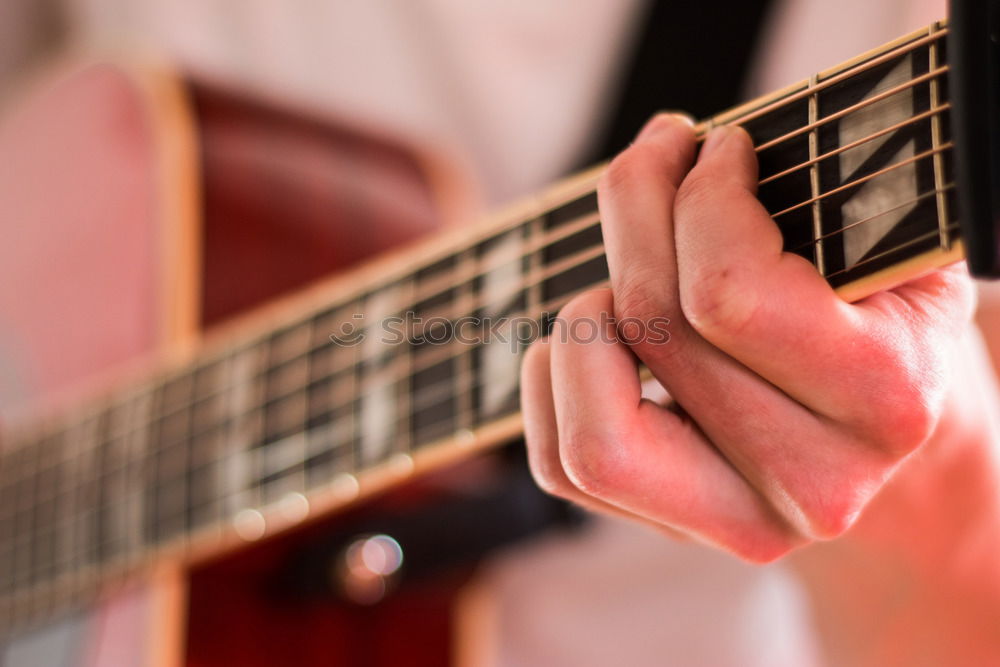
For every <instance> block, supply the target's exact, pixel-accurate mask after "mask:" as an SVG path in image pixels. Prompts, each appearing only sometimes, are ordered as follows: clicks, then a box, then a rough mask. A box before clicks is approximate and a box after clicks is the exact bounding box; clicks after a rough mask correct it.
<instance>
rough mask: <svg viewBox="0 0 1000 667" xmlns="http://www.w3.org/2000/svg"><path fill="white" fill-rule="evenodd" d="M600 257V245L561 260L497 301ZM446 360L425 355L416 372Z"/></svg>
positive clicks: (467, 312) (467, 309) (462, 311)
mask: <svg viewBox="0 0 1000 667" xmlns="http://www.w3.org/2000/svg"><path fill="white" fill-rule="evenodd" d="M600 257H604V247H603V246H600V245H597V246H593V247H591V248H588V249H585V250H582V251H580V252H577V253H574V254H573V255H570V256H569V257H566V258H564V259H563V260H560V261H559V262H558V263H557V264H553V265H550V266H549V267H546V268H545V269H543V270H542V271H540V272H539V273H537V274H528V275H526V276H525V278H524V281H523V283H522V284H521V285H520V286H518V287H516V288H514V289H512V290H509V291H506V292H504V293H503V294H502V295H501V296H500V298H499V299H497V300H496V301H502V302H507V301H510V300H512V299H514V298H516V297H517V296H518V294H520V293H521V291H523V290H524V289H525V288H531V287H532V286H535V285H541V284H543V283H544V282H545V281H547V280H551V279H552V278H555V277H558V276H560V275H562V274H565V273H567V272H569V271H571V270H573V269H575V268H579V267H580V266H583V265H584V264H586V263H587V262H589V261H593V260H595V259H598V258H600ZM487 305H489V303H487V302H485V301H482V300H479V301H472V302H471V304H469V305H466V303H464V302H458V301H456V303H455V304H453V306H452V307H451V308H450V309H448V310H444V309H439V310H436V311H434V314H433V317H445V316H446V314H447V315H452V314H454V315H456V316H457V317H465V316H471V315H472V314H474V313H475V312H476V311H477V310H482V309H483V308H484V307H486V306H487ZM447 319H450V318H447ZM440 347H443V348H444V347H447V346H440ZM445 358H447V357H442V355H441V354H440V353H438V354H431V353H429V354H427V355H425V358H424V359H422V360H421V362H420V363H418V364H415V370H416V371H417V372H419V371H422V370H426V369H428V368H430V367H431V366H435V365H437V364H438V363H440V362H441V361H442V360H443V359H445ZM390 363H393V364H394V363H395V362H390ZM389 368H392V369H393V370H395V366H391V367H389ZM363 387H364V385H363Z"/></svg>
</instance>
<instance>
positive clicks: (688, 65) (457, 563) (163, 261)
mask: <svg viewBox="0 0 1000 667" xmlns="http://www.w3.org/2000/svg"><path fill="white" fill-rule="evenodd" d="M836 5H837V6H836V7H834V6H833V3H827V2H823V1H822V0H749V1H743V2H721V3H691V2H680V1H666V0H665V1H659V2H653V1H650V0H545V1H538V0H534V1H530V2H529V1H527V0H525V1H518V0H513V1H511V0H508V1H507V2H502V3H498V2H494V3H486V2H468V1H466V0H423V1H421V2H412V1H409V0H376V1H370V2H367V1H366V2H360V1H358V2H354V1H350V0H330V1H325V2H324V1H320V0H316V1H310V0H301V1H299V2H277V1H275V0H198V1H194V0H192V1H188V0H183V1H178V0H0V162H2V164H0V224H2V225H3V232H2V233H3V235H4V238H6V239H8V240H9V241H10V242H9V243H5V244H4V245H5V248H4V249H0V265H3V266H6V272H3V271H2V270H0V282H2V283H3V284H4V285H5V286H4V287H0V324H2V328H3V330H4V333H0V371H2V379H0V414H3V415H8V414H13V413H15V412H17V411H19V410H21V409H22V408H24V407H25V406H27V408H26V409H28V408H31V407H32V406H35V405H37V404H40V403H46V402H48V401H49V400H50V397H51V396H54V395H59V394H62V393H64V392H67V391H69V392H70V393H71V390H72V389H73V388H75V387H79V386H83V385H86V384H87V383H92V382H93V381H94V380H95V378H101V377H105V376H107V375H108V374H109V371H114V370H116V369H120V368H122V367H124V366H127V365H128V364H129V363H130V362H132V361H134V360H135V359H137V358H142V357H144V356H148V355H150V354H157V353H160V352H162V351H163V350H164V349H169V348H171V347H176V346H177V345H190V344H191V343H192V341H195V340H197V339H198V338H200V337H201V336H202V333H203V332H204V331H206V330H209V331H210V330H212V329H213V328H215V327H218V326H221V325H223V324H225V323H226V322H227V321H230V320H232V319H233V318H236V317H238V316H245V315H246V314H247V313H250V312H253V311H255V310H256V309H258V308H259V307H261V306H262V305H263V304H266V303H268V302H270V301H271V300H273V299H275V298H277V297H280V296H283V295H289V294H294V293H296V292H297V291H299V290H301V289H303V288H305V287H307V286H308V285H310V284H311V283H313V282H315V281H317V280H319V279H321V278H323V277H326V276H328V275H330V274H333V273H336V272H338V271H343V270H345V268H348V267H351V266H353V265H355V264H358V263H360V262H362V261H363V260H365V259H366V258H369V257H372V256H375V255H378V254H379V253H381V252H382V251H384V250H386V249H388V248H390V247H392V246H395V245H399V244H402V243H406V242H409V241H412V240H414V239H416V238H418V237H421V236H424V235H426V234H429V233H433V232H434V231H435V230H439V229H442V228H446V227H454V226H461V225H467V224H470V223H471V222H472V221H474V220H476V219H477V218H478V217H481V216H482V215H484V214H485V213H487V212H489V211H492V210H495V209H496V208H497V207H499V206H501V205H503V204H506V203H509V202H511V201H512V200H515V199H517V198H519V197H524V196H526V195H529V194H530V193H532V192H534V191H536V190H538V189H539V188H541V187H543V186H545V185H546V184H548V183H550V182H552V181H553V180H555V179H557V178H560V177H563V176H566V175H567V174H570V173H572V172H573V171H575V170H578V169H581V168H584V167H586V166H588V165H591V164H594V163H596V162H598V161H601V160H604V159H607V158H608V157H610V156H612V155H613V154H614V153H616V152H617V151H619V150H621V149H622V148H623V147H625V146H626V145H627V144H628V142H629V141H630V140H631V137H632V136H634V134H635V132H636V131H637V130H638V129H639V127H641V125H642V123H643V122H644V121H645V120H646V119H647V118H648V117H649V116H650V115H651V114H653V113H655V112H656V111H659V110H664V109H683V110H687V111H689V112H690V113H692V114H693V115H695V116H697V117H704V116H707V115H709V114H711V113H713V112H716V111H720V110H723V109H725V108H727V107H729V106H732V105H734V104H736V103H737V102H739V101H742V100H745V99H748V98H750V97H751V96H753V95H756V94H761V93H764V92H767V91H770V90H772V89H776V88H778V87H780V86H783V85H787V84H789V83H792V82H794V81H797V80H799V79H801V78H804V77H806V76H809V75H810V74H812V73H813V72H814V71H817V70H819V69H821V68H823V67H827V66H830V65H833V64H835V63H837V62H840V61H842V60H845V59H847V58H849V57H852V56H854V55H856V54H858V53H860V52H862V51H865V50H867V49H870V48H874V47H875V46H877V45H879V44H881V43H883V42H885V41H888V40H889V39H892V38H894V37H896V36H898V35H901V34H903V33H905V32H907V31H910V30H915V29H918V28H920V27H922V26H924V25H926V24H928V23H930V22H931V21H933V20H935V19H938V18H940V17H941V16H943V14H944V11H943V6H942V5H943V3H940V2H935V1H924V0H882V1H880V2H869V1H868V0H845V1H844V2H840V3H836ZM185 105H190V108H189V109H188V107H187V106H185ZM182 107H183V109H188V111H189V112H190V114H187V112H185V111H183V109H182ZM138 221H141V222H138ZM456 480H458V481H456ZM462 480H464V481H462ZM470 480H471V481H470ZM427 486H428V485H424V487H421V488H420V489H418V490H417V491H413V490H410V491H408V492H405V493H403V494H402V496H400V497H395V496H393V497H390V498H388V499H381V500H380V501H378V502H377V503H376V504H375V506H374V508H367V509H362V510H358V511H357V512H355V513H353V514H350V515H349V516H348V517H347V518H342V519H338V520H337V521H336V522H334V523H332V524H329V525H327V524H324V525H323V526H319V527H312V528H310V529H309V531H307V533H306V534H304V535H299V536H298V537H296V538H295V540H293V541H292V542H293V544H292V546H287V545H286V546H284V547H280V548H279V547H264V548H261V549H260V550H257V551H254V552H253V553H249V554H247V553H244V554H242V555H241V556H240V557H237V558H228V557H227V558H225V559H221V560H215V561H212V562H210V563H209V564H208V565H205V566H202V567H200V568H199V569H197V570H195V571H193V572H183V573H180V574H178V575H177V580H179V581H182V583H181V584H179V586H180V588H181V589H183V590H184V591H186V592H185V593H184V594H183V595H182V596H181V597H183V598H184V599H185V600H186V602H183V603H178V602H175V603H174V605H175V606H174V607H170V605H169V604H168V605H167V606H166V608H168V609H169V608H172V609H173V610H174V611H173V612H162V611H157V612H156V613H155V614H154V613H153V612H152V611H149V610H151V609H162V607H161V606H158V603H156V604H154V603H153V602H150V600H154V599H159V598H156V596H150V595H147V594H141V595H138V597H136V596H135V595H133V597H131V598H128V599H127V600H126V601H125V602H121V603H118V602H112V603H110V604H109V606H108V607H107V608H106V609H103V610H100V611H98V612H95V613H94V614H90V615H84V616H74V617H73V618H72V619H71V620H70V621H67V622H65V623H62V624H61V625H57V626H56V627H55V629H53V630H51V631H49V632H48V633H42V634H39V635H36V636H34V638H33V639H31V640H30V641H22V642H20V643H19V644H16V645H14V648H12V649H9V650H8V651H7V652H6V653H5V656H6V657H5V659H6V660H7V662H6V663H3V664H4V665H5V667H11V666H13V665H28V664H138V663H136V662H130V660H132V657H134V656H135V655H136V653H135V651H138V652H139V653H142V654H143V655H144V656H146V658H148V660H149V661H150V664H153V663H157V664H179V663H187V664H197V665H210V664H211V665H214V664H234V663H235V662H236V661H239V663H240V664H245V665H249V664H346V665H381V664H396V665H402V664H407V665H434V664H445V663H448V662H450V663H452V664H463V665H544V666H545V667H554V666H558V665H573V666H574V667H584V666H586V665H608V664H629V665H643V664H664V663H663V662H662V661H661V659H662V657H663V656H670V661H669V664H685V665H741V666H743V667H749V666H753V665H797V666H799V667H804V666H807V665H814V664H820V661H819V658H818V655H819V651H818V647H817V643H816V639H815V637H814V636H813V632H812V630H811V625H810V612H809V610H808V605H807V602H806V601H805V600H804V599H803V597H802V595H801V593H800V591H799V590H798V588H797V586H796V583H795V581H794V578H793V577H791V575H790V574H789V573H788V572H786V571H785V569H784V568H783V567H781V566H769V567H763V568H754V567H750V566H747V565H744V564H742V563H739V562H737V561H735V560H733V559H731V558H729V557H727V556H725V555H721V554H719V553H716V552H713V551H709V550H707V549H704V548H702V547H699V546H696V545H692V544H676V543H673V542H669V541H667V540H665V539H663V538H662V537H661V536H658V535H652V534H649V533H647V532H646V531H644V530H642V529H640V528H636V527H634V526H630V525H625V524H621V523H618V522H615V521H612V520H609V519H593V518H585V517H583V516H582V515H580V514H578V513H577V512H575V511H573V510H570V509H568V508H566V507H564V506H563V505H562V504H561V503H557V502H555V501H552V500H548V499H546V498H544V497H543V496H542V495H541V494H540V493H539V492H537V491H536V490H535V489H534V487H533V486H532V485H531V484H530V481H528V480H527V477H526V474H525V466H524V462H523V460H522V457H521V455H520V453H519V448H518V446H517V445H516V444H515V445H514V446H512V448H510V449H509V450H507V451H505V452H504V453H502V454H500V455H498V456H496V457H493V458H492V459H490V460H488V461H485V462H483V461H478V462H473V463H472V464H469V465H467V466H466V467H465V468H460V469H459V470H457V471H453V472H452V473H448V474H444V475H442V476H441V477H440V478H437V479H434V480H432V482H431V483H430V484H429V487H430V488H431V489H432V491H427V488H426V487H427ZM470 487H471V488H472V489H473V490H472V492H470V491H469V488H470ZM414 496H416V497H418V498H420V499H422V500H421V501H420V502H413V501H412V498H413V497H414ZM427 498H430V500H427ZM249 520H250V522H251V523H252V522H253V520H254V517H253V516H250V519H249ZM12 521H13V520H12ZM12 525H13V524H12ZM248 525H249V524H248ZM382 533H387V534H390V533H391V534H394V535H396V537H397V538H398V539H396V538H394V541H393V542H392V543H389V542H383V541H379V540H376V541H374V542H371V543H369V542H366V541H365V540H366V539H368V538H366V537H364V536H370V535H373V534H382ZM12 535H13V533H12ZM401 535H402V536H406V537H400V536H401ZM10 539H14V537H11V538H10ZM359 540H360V541H359ZM400 542H406V543H408V544H410V548H411V549H416V551H418V552H419V551H420V550H423V552H424V553H429V554H431V556H429V557H427V558H426V559H425V561H426V562H425V564H426V565H427V567H426V570H427V571H426V572H424V573H421V572H419V571H418V572H416V573H415V574H414V576H413V581H414V583H412V584H411V583H410V582H409V580H407V582H406V583H404V584H400V585H399V586H400V587H399V589H398V590H395V591H394V592H392V593H391V594H388V593H386V592H385V591H383V592H381V593H379V594H378V595H376V596H375V599H373V600H367V599H365V600H352V599H350V597H351V596H350V595H348V596H346V597H347V599H345V596H344V595H343V591H340V592H339V593H338V592H337V591H335V590H333V589H334V588H336V586H334V585H332V584H330V582H329V581H328V579H329V570H330V568H331V567H333V565H331V563H342V562H346V561H344V559H345V558H348V559H349V558H351V557H353V556H350V554H355V555H356V554H357V553H361V552H358V551H356V550H355V551H351V548H352V546H356V547H357V548H365V547H366V545H367V548H369V550H374V553H376V554H381V555H380V556H379V558H382V559H383V560H384V559H386V558H387V559H389V560H390V561H391V560H392V554H393V553H394V552H393V549H395V548H396V547H398V543H400ZM393 544H395V546H393ZM414 544H415V545H418V546H415V547H414V546H413V545H414ZM404 546H407V545H406V544H404ZM404 551H405V549H404ZM445 552H447V553H445ZM345 554H346V555H345ZM417 560H419V559H417ZM380 562H381V561H380ZM337 567H340V566H337ZM303 573H304V574H303ZM297 575H301V576H297ZM341 583H342V582H341ZM396 585H397V584H393V586H396ZM275 586H277V587H281V588H285V589H287V590H293V591H299V592H300V593H301V595H300V596H299V597H294V596H293V598H294V599H293V600H292V602H289V600H288V598H287V596H284V597H283V596H282V595H278V596H277V597H275V595H274V594H273V589H274V588H275ZM365 595H367V594H364V595H362V597H364V596H365ZM168 597H169V596H168ZM383 598H384V599H383ZM171 599H173V598H171ZM136 600H140V602H136ZM373 603H374V604H373ZM137 610H146V611H137ZM178 610H181V611H178ZM159 613H169V614H173V616H171V618H174V619H181V620H176V621H175V622H174V625H177V626H178V628H179V629H176V630H175V631H173V632H172V634H171V633H170V632H168V633H167V634H166V636H167V638H166V639H162V638H161V639H156V640H155V641H154V639H152V638H151V637H153V634H155V633H153V634H149V632H150V631H149V629H148V628H149V626H150V622H149V618H154V619H155V618H160V619H162V618H163V617H162V616H157V615H156V614H159ZM143 614H146V616H144V615H143ZM150 614H152V616H149V615H150ZM147 616H149V618H147ZM94 618H98V619H103V620H100V622H98V621H95V620H94ZM74 619H75V620H74ZM123 619H124V620H123ZM136 619H139V620H136ZM115 623H117V624H118V625H117V627H118V628H119V630H117V631H115V630H108V629H107V628H110V627H115ZM130 623H131V625H130ZM153 625H156V623H153ZM160 625H165V626H170V625H171V623H169V622H167V623H165V624H164V623H161V624H160ZM139 626H141V628H143V629H142V630H141V631H140V630H136V628H137V627H139ZM95 627H100V628H104V629H103V630H95ZM122 627H124V628H126V630H125V631H122V630H121V629H120V628H122ZM130 627H131V628H132V630H131V631H129V630H127V629H128V628H130ZM269 635H270V636H269ZM124 636H128V637H131V639H130V640H129V641H126V640H124V639H123V637H124ZM95 637H97V638H96V639H95ZM137 637H140V638H142V641H139V640H138V639H136V638H137ZM157 642H163V643H157ZM150 643H152V645H153V646H155V647H158V648H155V649H153V650H149V649H148V648H141V647H140V648H136V647H135V646H134V644H144V645H146V646H147V647H148V645H150ZM123 645H128V646H130V647H131V649H132V650H133V651H134V652H133V653H128V652H127V651H124V649H121V648H120V647H121V646H123ZM94 647H97V648H94ZM171 647H172V648H171ZM150 655H152V657H149V656H150ZM95 656H96V657H95ZM129 656H132V657H129ZM146 658H144V660H145V659H146ZM77 659H79V660H81V661H82V662H77Z"/></svg>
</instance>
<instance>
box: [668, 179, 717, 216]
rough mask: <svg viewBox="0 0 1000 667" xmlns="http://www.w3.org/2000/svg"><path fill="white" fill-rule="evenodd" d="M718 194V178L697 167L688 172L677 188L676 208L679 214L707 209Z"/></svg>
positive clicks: (694, 212)
mask: <svg viewBox="0 0 1000 667" xmlns="http://www.w3.org/2000/svg"><path fill="white" fill-rule="evenodd" d="M718 196H719V184H718V183H717V181H716V179H713V178H711V176H709V175H706V174H704V173H703V172H701V171H699V170H697V169H696V170H694V171H692V172H691V173H690V174H688V176H687V178H685V179H684V181H683V182H682V183H681V186H680V187H679V188H678V189H677V199H676V200H675V202H674V209H675V210H676V211H677V215H678V216H681V215H690V214H697V212H699V211H703V210H705V209H706V208H707V206H708V205H709V204H711V202H712V201H713V200H714V199H716V198H718Z"/></svg>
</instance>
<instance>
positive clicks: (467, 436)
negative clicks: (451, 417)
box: [455, 428, 476, 447]
mask: <svg viewBox="0 0 1000 667" xmlns="http://www.w3.org/2000/svg"><path fill="white" fill-rule="evenodd" d="M455 442H457V443H458V444H460V445H463V446H466V447H469V446H471V445H474V444H476V432H475V431H473V430H472V429H470V428H462V429H459V430H458V431H457V432H456V433H455Z"/></svg>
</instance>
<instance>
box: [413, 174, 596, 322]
mask: <svg viewBox="0 0 1000 667" xmlns="http://www.w3.org/2000/svg"><path fill="white" fill-rule="evenodd" d="M592 192H593V191H591V193H592ZM588 194H590V193H588ZM544 217H545V216H544V215H541V216H536V218H535V219H536V220H541V219H542V218H544ZM598 222H600V218H599V216H598V214H597V210H596V209H595V210H594V211H592V212H590V213H587V214H585V215H582V216H580V217H578V218H575V219H574V220H572V221H570V222H567V223H565V224H563V225H560V226H559V227H557V228H556V229H553V230H552V231H550V232H547V233H546V234H542V235H541V237H540V238H539V239H538V240H537V241H534V240H533V241H532V242H529V244H528V246H527V247H526V248H525V251H524V254H522V255H521V256H519V257H513V258H511V259H509V260H507V261H505V262H503V263H502V265H503V266H506V265H507V264H510V263H514V262H519V261H521V260H523V259H524V258H525V257H526V256H527V255H529V254H530V253H534V252H538V251H539V250H544V249H545V248H548V247H549V246H552V245H554V244H555V243H558V242H559V241H563V240H565V239H567V238H569V237H571V236H573V235H575V234H578V233H579V232H582V231H584V230H586V229H588V228H590V227H592V226H593V225H594V224H596V223H598ZM515 226H517V225H514V226H511V227H508V228H506V229H504V230H502V231H500V232H498V234H497V236H502V235H503V234H506V233H508V232H510V231H511V230H512V229H514V227H515ZM490 238H496V237H490ZM487 240H488V239H487ZM472 245H473V246H474V245H475V244H472ZM471 252H472V246H463V247H462V248H460V249H458V250H457V251H456V253H455V255H459V254H462V253H471ZM469 266H470V267H471V268H473V269H474V270H473V271H471V272H469V273H466V274H464V275H463V277H462V278H460V279H453V276H447V275H446V276H442V277H441V278H440V279H439V280H435V281H432V282H431V283H430V285H431V286H430V287H428V288H425V289H426V291H423V290H421V289H420V288H418V291H417V293H416V295H415V296H414V297H413V303H421V302H423V301H430V300H431V299H434V298H436V297H439V296H441V295H442V294H444V293H446V292H448V291H449V290H452V289H455V288H456V287H458V286H461V285H464V284H465V283H466V282H472V281H474V280H476V279H477V278H482V277H483V276H484V275H485V274H484V272H482V271H477V270H475V269H476V264H475V262H474V261H473V262H470V263H469ZM497 268H500V266H499V265H498V266H494V267H492V269H497Z"/></svg>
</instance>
